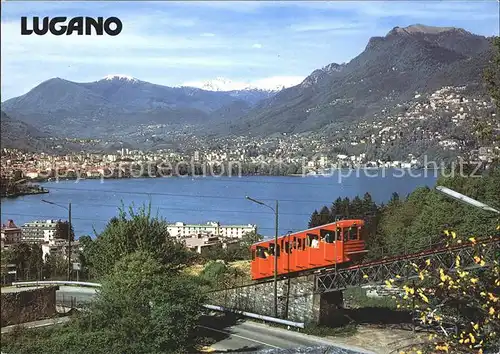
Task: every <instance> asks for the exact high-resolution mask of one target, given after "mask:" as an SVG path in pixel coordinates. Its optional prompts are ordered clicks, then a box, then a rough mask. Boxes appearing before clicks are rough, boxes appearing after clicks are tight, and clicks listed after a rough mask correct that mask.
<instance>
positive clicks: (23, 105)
mask: <svg viewBox="0 0 500 354" xmlns="http://www.w3.org/2000/svg"><path fill="white" fill-rule="evenodd" d="M491 55H492V51H491V40H490V38H487V37H484V36H479V35H475V34H472V33H470V32H467V31H465V30H463V29H460V28H454V27H431V26H425V25H421V24H417V25H411V26H408V27H404V28H401V27H395V28H393V29H392V30H391V31H389V32H388V33H387V35H385V36H384V37H372V38H371V39H370V40H369V41H368V43H367V45H366V48H365V50H364V51H363V52H362V53H361V54H359V55H358V56H357V57H355V58H354V59H352V60H351V61H350V62H348V63H344V64H337V63H331V64H328V65H326V66H325V67H323V68H321V69H318V70H315V71H313V72H312V73H311V74H310V75H309V76H307V77H306V78H305V79H304V80H303V81H302V82H301V83H299V84H298V85H295V86H292V87H285V88H283V89H281V90H278V89H279V87H275V88H274V89H270V90H263V89H260V88H256V87H252V86H243V87H238V86H235V85H233V84H232V83H231V82H228V81H225V80H224V79H220V78H219V79H216V80H215V81H214V82H208V83H206V84H203V85H201V88H196V87H186V86H183V87H168V86H162V85H156V84H152V83H149V82H145V81H141V80H138V79H135V78H132V77H127V76H119V75H113V76H108V77H105V78H103V79H102V80H99V81H95V82H88V83H77V82H72V81H68V80H64V79H61V78H53V79H50V80H47V81H45V82H43V83H41V84H40V85H38V86H36V87H35V88H33V89H32V90H31V91H29V92H28V93H26V94H24V95H22V96H19V97H15V98H12V99H9V100H7V101H5V102H3V104H2V110H3V111H5V112H6V113H7V114H8V115H9V116H11V117H13V118H15V119H19V120H20V121H22V122H25V123H27V124H30V125H32V126H33V127H34V128H36V129H40V130H43V131H47V132H50V133H51V134H54V135H59V136H74V137H103V136H107V135H108V134H110V133H116V132H117V131H119V130H120V129H121V128H123V127H127V128H130V127H135V126H139V125H144V124H165V125H167V126H168V125H180V126H185V125H189V126H192V127H193V131H196V132H198V133H199V134H215V135H228V134H233V135H242V134H245V135H248V134H250V135H270V134H273V133H300V132H306V131H318V130H324V131H325V132H328V130H329V129H330V128H332V127H334V126H335V125H336V124H339V123H341V124H344V123H348V124H351V123H355V122H356V121H358V120H360V119H366V118H367V117H370V116H371V115H373V114H374V113H375V112H380V111H381V110H383V109H384V108H386V107H394V106H396V105H398V104H401V103H403V102H405V101H407V100H409V99H411V98H412V97H414V96H415V94H417V93H424V92H431V91H433V90H436V89H439V88H441V87H443V86H463V85H476V86H477V89H478V90H482V86H481V83H482V73H483V70H484V68H485V67H486V65H488V63H489V61H490V58H491ZM228 88H229V90H228ZM231 88H235V89H233V90H231ZM332 129H333V128H332Z"/></svg>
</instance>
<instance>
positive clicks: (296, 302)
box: [209, 275, 342, 324]
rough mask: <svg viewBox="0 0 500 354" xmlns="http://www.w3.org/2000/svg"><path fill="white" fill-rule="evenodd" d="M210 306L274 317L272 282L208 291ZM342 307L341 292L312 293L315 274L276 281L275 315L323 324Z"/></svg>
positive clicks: (297, 320)
mask: <svg viewBox="0 0 500 354" xmlns="http://www.w3.org/2000/svg"><path fill="white" fill-rule="evenodd" d="M209 299H210V300H209V303H210V305H217V306H223V307H226V308H230V309H237V310H240V311H247V312H252V313H257V314H260V315H265V316H272V317H274V283H273V282H269V283H261V284H255V285H251V286H246V287H240V288H233V289H227V290H222V291H217V292H214V293H211V294H210V296H209ZM339 307H342V292H332V293H326V294H315V293H314V276H313V275H311V276H307V277H299V278H292V279H285V280H278V317H279V318H285V319H288V320H291V321H296V322H305V323H307V324H320V323H326V322H328V321H329V320H330V318H331V317H332V316H335V314H336V312H335V310H337V309H338V308H339Z"/></svg>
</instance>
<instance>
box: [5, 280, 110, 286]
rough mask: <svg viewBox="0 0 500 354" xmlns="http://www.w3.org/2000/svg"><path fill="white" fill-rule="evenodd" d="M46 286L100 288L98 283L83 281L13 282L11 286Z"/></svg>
mask: <svg viewBox="0 0 500 354" xmlns="http://www.w3.org/2000/svg"><path fill="white" fill-rule="evenodd" d="M46 285H67V286H80V287H91V288H100V287H101V284H99V283H88V282H83V281H64V280H40V281H22V282H13V283H12V286H15V287H22V286H46Z"/></svg>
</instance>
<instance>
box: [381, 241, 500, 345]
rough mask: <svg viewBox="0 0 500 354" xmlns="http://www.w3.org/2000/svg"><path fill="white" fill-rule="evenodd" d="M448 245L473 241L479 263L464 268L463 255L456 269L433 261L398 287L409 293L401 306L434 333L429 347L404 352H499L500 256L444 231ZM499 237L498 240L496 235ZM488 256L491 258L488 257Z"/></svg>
mask: <svg viewBox="0 0 500 354" xmlns="http://www.w3.org/2000/svg"><path fill="white" fill-rule="evenodd" d="M445 235H447V237H449V243H448V244H449V246H455V245H461V244H464V243H470V244H472V246H473V250H474V255H473V259H474V265H473V266H470V265H469V266H467V267H464V262H463V260H462V259H461V258H460V256H459V255H456V256H455V259H454V265H455V267H454V269H451V270H450V269H443V268H436V267H431V262H432V261H431V259H427V260H426V261H425V263H423V264H421V265H417V264H412V266H413V267H414V268H415V270H416V271H417V274H418V277H416V278H415V280H410V281H407V282H406V283H404V284H402V285H399V284H397V283H394V281H393V280H392V279H390V280H387V281H386V284H387V285H388V286H389V285H390V286H391V287H396V286H401V287H402V289H403V290H404V295H403V296H401V298H400V299H399V300H398V308H400V309H405V310H409V311H413V313H414V316H415V318H416V319H415V324H416V325H418V326H421V327H424V328H427V329H429V330H430V333H431V334H430V335H429V341H428V344H427V345H423V346H422V347H421V348H413V349H412V350H410V351H402V352H401V353H419V352H420V353H422V352H424V353H440V352H446V353H481V354H482V353H483V352H491V353H497V352H498V351H499V350H500V300H499V298H500V265H499V261H500V255H495V256H494V257H493V260H492V259H491V257H486V252H487V251H491V249H488V247H491V246H492V244H491V243H483V241H478V240H476V238H474V237H470V238H468V239H460V238H459V237H458V236H457V235H456V234H455V233H454V232H448V231H446V232H445ZM496 238H497V239H498V236H496ZM486 258H489V259H486Z"/></svg>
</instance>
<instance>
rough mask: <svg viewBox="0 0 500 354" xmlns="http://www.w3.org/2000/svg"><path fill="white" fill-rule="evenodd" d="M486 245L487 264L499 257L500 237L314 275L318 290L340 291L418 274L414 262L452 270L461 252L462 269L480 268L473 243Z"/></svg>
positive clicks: (484, 257)
mask: <svg viewBox="0 0 500 354" xmlns="http://www.w3.org/2000/svg"><path fill="white" fill-rule="evenodd" d="M478 245H479V247H484V248H485V249H484V252H483V253H482V255H483V260H484V261H485V262H486V264H485V267H487V266H489V265H490V264H491V263H492V262H493V260H495V259H496V260H498V259H499V258H500V237H498V236H497V237H489V238H482V239H479V240H477V241H475V242H474V243H473V242H468V243H463V244H461V245H457V246H452V247H446V246H445V247H441V248H436V249H429V250H426V251H422V252H418V253H413V254H409V255H403V256H397V257H392V258H385V259H381V260H377V261H373V262H369V263H362V264H360V265H356V266H351V267H348V268H345V269H338V270H336V271H329V272H327V273H325V274H321V275H317V276H316V279H315V291H316V292H319V293H325V292H330V291H338V290H343V289H347V288H351V287H359V286H363V285H368V284H376V283H381V282H384V281H385V280H388V279H394V278H396V277H400V279H401V280H408V279H412V278H418V271H417V270H416V269H415V268H414V266H413V264H416V265H417V266H419V267H423V266H425V264H426V263H425V262H426V261H427V260H429V261H430V264H429V265H428V266H427V270H429V271H433V270H436V269H439V268H443V269H446V270H448V271H453V270H454V269H455V259H456V257H457V256H460V261H461V267H462V268H463V269H472V268H479V267H480V266H479V265H478V264H476V263H475V261H474V255H475V254H474V247H475V246H478Z"/></svg>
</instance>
